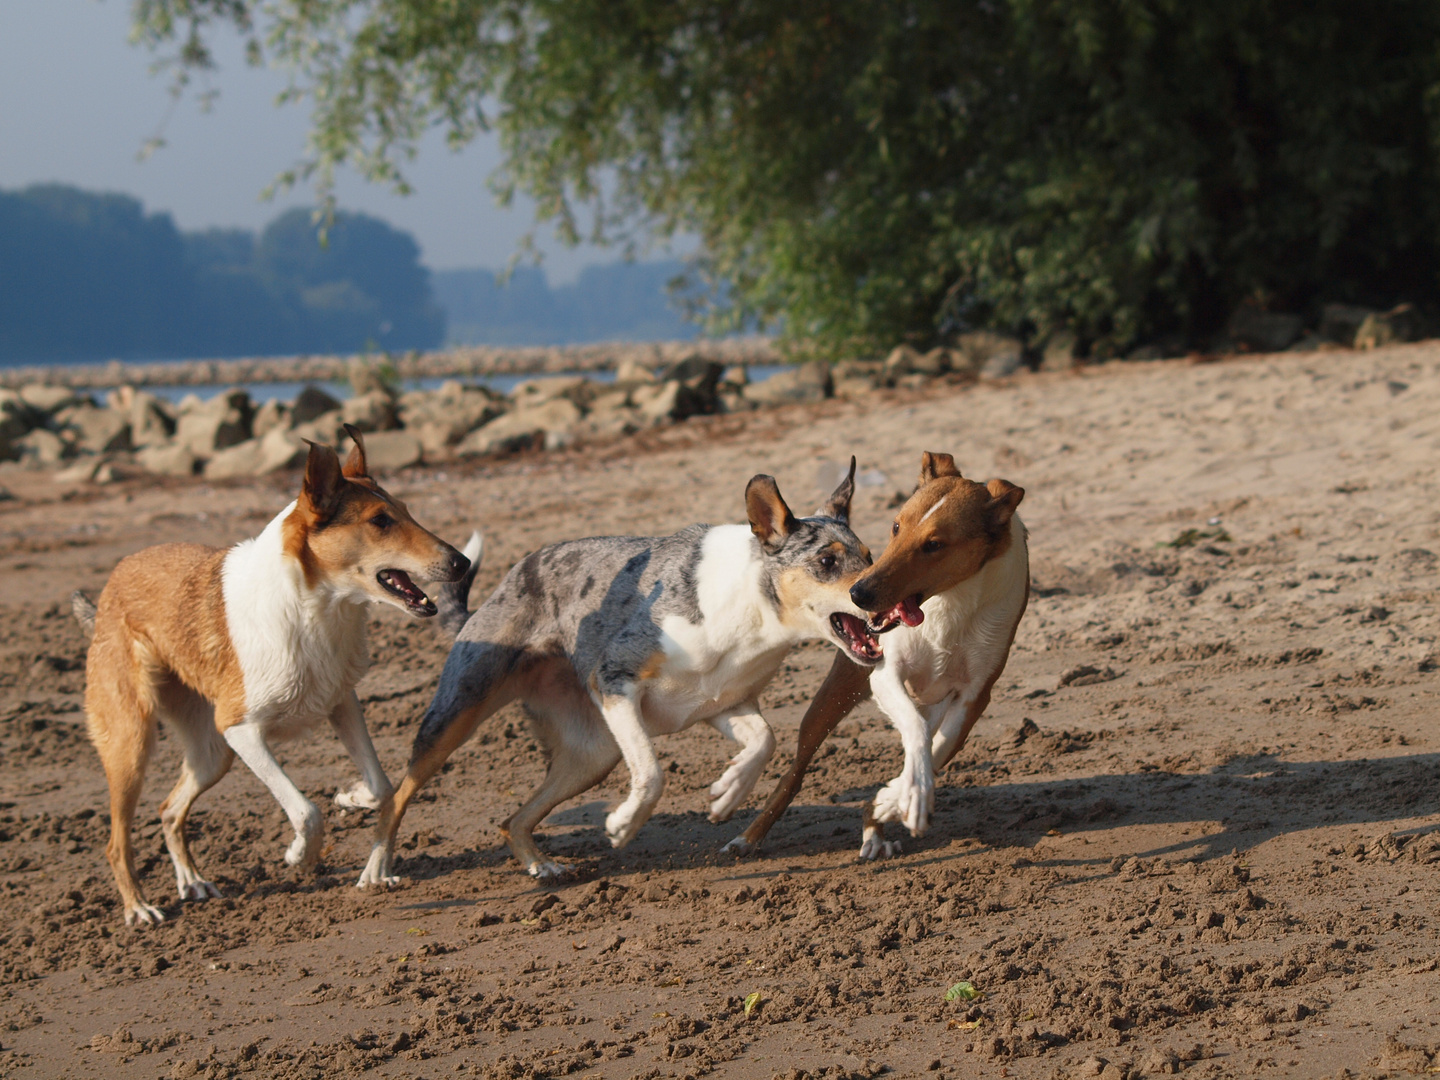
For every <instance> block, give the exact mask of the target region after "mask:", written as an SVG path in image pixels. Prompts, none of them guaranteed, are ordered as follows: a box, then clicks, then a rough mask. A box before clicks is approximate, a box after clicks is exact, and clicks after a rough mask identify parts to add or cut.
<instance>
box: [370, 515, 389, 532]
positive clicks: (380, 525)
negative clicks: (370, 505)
mask: <svg viewBox="0 0 1440 1080" xmlns="http://www.w3.org/2000/svg"><path fill="white" fill-rule="evenodd" d="M370 524H371V525H374V526H375V528H377V529H388V528H389V527H390V526H391V525H394V524H395V519H394V518H392V517H391V516H390V515H389V514H386V513H379V514H376V515H375V516H374V517H372V518H371V519H370Z"/></svg>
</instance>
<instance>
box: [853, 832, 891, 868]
mask: <svg viewBox="0 0 1440 1080" xmlns="http://www.w3.org/2000/svg"><path fill="white" fill-rule="evenodd" d="M900 850H901V849H900V841H899V840H886V839H885V834H884V833H882V832H880V831H878V830H873V831H872V830H870V829H866V830H865V839H864V842H863V843H861V845H860V858H862V859H865V860H866V861H868V862H874V861H875V860H876V859H889V858H893V857H894V856H896V855H899V854H900Z"/></svg>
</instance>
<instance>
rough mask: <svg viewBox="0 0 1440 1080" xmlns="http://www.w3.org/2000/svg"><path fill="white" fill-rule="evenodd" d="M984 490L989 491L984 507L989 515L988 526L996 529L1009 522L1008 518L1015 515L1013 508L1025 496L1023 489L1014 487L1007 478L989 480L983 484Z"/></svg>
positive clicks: (1003, 526)
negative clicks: (986, 503)
mask: <svg viewBox="0 0 1440 1080" xmlns="http://www.w3.org/2000/svg"><path fill="white" fill-rule="evenodd" d="M985 490H986V491H988V492H990V502H989V505H987V506H986V507H985V511H986V513H987V514H988V515H989V517H990V527H991V528H992V529H995V530H997V531H998V530H1000V529H1003V528H1005V527H1006V526H1007V525H1009V524H1010V519H1011V518H1012V517H1014V516H1015V508H1016V507H1018V506H1019V505H1020V500H1021V499H1023V498H1025V489H1024V488H1022V487H1016V486H1015V485H1014V484H1012V483H1010V481H1009V480H991V481H990V482H989V483H988V484H986V485H985Z"/></svg>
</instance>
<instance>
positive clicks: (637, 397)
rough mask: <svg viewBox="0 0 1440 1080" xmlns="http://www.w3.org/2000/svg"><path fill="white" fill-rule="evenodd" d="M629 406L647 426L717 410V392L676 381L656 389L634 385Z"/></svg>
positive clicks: (704, 386)
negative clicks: (631, 406)
mask: <svg viewBox="0 0 1440 1080" xmlns="http://www.w3.org/2000/svg"><path fill="white" fill-rule="evenodd" d="M630 403H631V404H632V405H633V406H634V407H635V409H636V410H637V411H638V413H639V416H640V419H641V421H642V422H643V423H644V425H645V426H646V427H653V426H655V425H656V424H664V423H668V422H670V421H672V420H684V419H685V418H686V417H689V416H695V415H697V414H699V413H713V412H717V411H719V409H720V397H719V393H718V391H717V390H716V388H715V387H714V386H708V385H705V384H703V383H702V385H700V386H690V385H687V384H686V383H683V382H680V381H679V380H678V379H670V380H668V381H667V382H663V383H660V384H659V385H656V386H637V387H635V388H634V389H632V390H631V391H630Z"/></svg>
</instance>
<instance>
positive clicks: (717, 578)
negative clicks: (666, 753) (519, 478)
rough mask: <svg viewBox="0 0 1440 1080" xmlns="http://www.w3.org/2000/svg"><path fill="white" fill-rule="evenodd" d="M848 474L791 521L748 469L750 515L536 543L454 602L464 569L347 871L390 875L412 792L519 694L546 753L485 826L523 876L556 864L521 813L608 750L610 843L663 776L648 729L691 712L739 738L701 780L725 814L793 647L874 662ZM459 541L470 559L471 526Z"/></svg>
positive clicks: (764, 747)
mask: <svg viewBox="0 0 1440 1080" xmlns="http://www.w3.org/2000/svg"><path fill="white" fill-rule="evenodd" d="M854 478H855V462H854V460H853V459H852V460H851V462H850V474H849V476H847V477H846V479H845V480H844V481H843V482H842V483H841V484H840V486H839V487H838V488H837V489H836V490H835V492H834V494H833V495H832V496H831V497H830V501H829V502H828V503H827V504H826V506H825V507H823V508H822V509H821V510H820V512H819V513H818V514H817V515H816V516H815V517H810V518H796V517H795V516H794V515H793V514H792V513H791V512H790V508H789V507H788V506H786V505H785V500H784V499H783V498H781V495H780V490H779V488H778V487H777V486H776V484H775V481H774V480H773V479H772V478H771V477H769V476H756V477H754V478H753V479H752V480H751V481H750V483H749V485H748V486H747V487H746V489H745V507H746V511H747V514H748V517H749V524H748V525H717V526H713V527H712V526H709V525H691V526H690V527H688V528H686V529H683V530H681V531H680V532H678V533H676V534H674V535H673V536H666V537H595V538H591V539H586V540H574V541H569V542H567V543H561V544H555V545H553V546H551V547H547V548H542V549H541V550H540V551H537V552H535V553H533V554H531V555H529V556H527V557H526V558H525V559H523V560H521V561H520V562H519V563H518V564H517V565H515V566H514V567H513V568H512V569H511V570H510V572H509V573H508V574H507V575H506V576H505V578H504V580H503V581H501V583H500V585H499V586H498V587H497V588H496V590H495V592H494V593H493V594H492V595H491V596H490V598H489V599H488V600H486V601H485V603H484V604H482V605H481V606H480V607H479V608H478V609H477V610H476V611H475V612H474V613H473V614H470V613H468V612H467V611H466V607H465V599H466V593H467V592H468V590H469V580H468V578H467V579H466V580H462V581H461V582H458V583H456V584H454V585H452V586H447V587H446V588H444V589H442V590H441V594H440V597H439V603H440V607H441V621H442V625H446V626H447V627H450V628H453V629H454V630H457V631H458V636H457V639H456V642H455V645H454V647H453V648H452V649H451V651H450V656H449V657H448V658H447V660H446V661H445V668H444V670H443V671H442V672H441V675H440V685H439V687H438V688H437V689H436V692H435V697H434V700H433V701H432V702H431V704H430V707H429V709H428V710H427V711H426V713H425V717H424V720H423V721H422V722H421V725H420V730H419V732H418V733H417V734H416V736H415V744H414V747H413V750H412V752H411V756H410V767H409V771H408V772H407V773H406V776H405V779H404V780H403V781H402V782H401V784H400V787H399V789H398V790H397V791H396V792H395V795H394V796H393V798H392V799H389V800H386V802H385V803H384V804H383V805H382V806H381V808H380V819H379V821H378V822H377V824H376V833H375V847H374V849H373V850H372V851H371V854H370V861H369V864H368V865H367V866H366V867H365V870H364V872H363V873H362V874H361V876H360V880H359V882H357V884H358V885H359V886H360V887H362V888H363V887H365V886H367V885H391V884H396V883H397V882H398V878H397V877H395V876H394V871H393V869H392V867H393V859H394V845H395V834H396V831H397V830H398V829H399V827H400V820H401V818H402V817H403V815H404V813H405V809H406V807H407V806H408V805H409V803H410V800H411V799H412V798H414V796H415V793H416V792H417V791H419V790H420V788H421V786H422V785H423V784H424V783H425V782H426V781H427V780H429V779H430V777H432V776H433V775H434V774H435V772H436V771H437V770H438V769H439V768H440V766H441V765H443V764H444V763H445V760H446V759H447V758H448V757H449V756H450V755H451V754H452V753H454V751H455V750H456V748H457V747H459V746H460V745H461V744H462V743H463V742H464V741H465V740H466V739H468V738H469V737H470V735H471V734H472V733H473V732H474V731H475V729H476V728H477V727H478V726H479V724H480V723H481V722H482V721H483V720H485V719H486V717H488V716H490V715H491V714H492V713H494V712H495V711H496V710H497V709H499V708H501V707H502V706H504V705H505V704H507V703H508V702H510V701H513V700H516V699H517V698H518V699H520V700H522V701H523V702H524V703H525V705H526V708H527V712H528V714H529V718H530V724H531V727H532V730H533V731H534V733H535V736H536V739H537V741H538V742H539V743H540V745H541V746H542V747H543V748H544V750H545V752H546V754H547V756H548V758H549V768H548V770H547V772H546V774H545V779H544V781H543V782H542V783H541V784H540V786H539V788H537V789H536V790H535V792H534V793H533V794H532V795H531V796H530V798H529V799H528V800H527V801H526V802H525V804H524V805H523V806H521V807H520V809H519V810H517V811H516V812H515V813H514V814H513V815H511V817H510V818H509V820H507V821H506V822H504V823H503V824H502V825H501V831H502V832H503V833H504V834H505V837H506V839H507V840H508V842H509V845H510V850H511V852H512V853H513V854H514V856H515V858H516V860H517V861H519V863H520V865H521V866H523V867H524V868H525V870H526V871H527V872H528V873H530V874H531V875H533V876H535V877H537V878H541V879H550V878H556V877H559V876H560V875H562V874H563V873H564V872H565V870H564V867H562V866H561V865H559V864H558V863H556V862H553V861H551V860H550V859H547V858H546V857H544V856H543V855H542V854H541V853H540V851H539V849H538V848H537V847H536V845H535V839H534V836H533V830H534V829H535V827H536V826H537V825H538V824H539V823H540V822H541V821H542V820H544V818H545V816H546V815H547V814H549V813H550V811H551V810H553V809H554V808H555V807H556V806H558V805H559V804H560V803H562V802H564V801H565V800H566V799H569V798H571V797H572V796H575V795H578V794H580V793H581V792H583V791H586V790H587V789H589V788H591V787H594V786H595V785H596V784H598V783H599V782H600V781H601V780H603V779H604V778H605V777H606V776H607V775H608V774H609V772H610V770H611V769H613V768H614V767H615V766H616V765H617V764H618V763H619V762H620V761H621V760H622V759H623V760H624V762H625V765H626V767H627V769H628V770H629V772H630V791H629V794H628V796H627V797H626V799H625V800H624V801H623V802H622V803H621V804H620V805H619V806H618V807H616V809H615V810H614V811H612V812H611V813H610V814H609V816H608V817H607V818H606V819H605V831H606V833H607V835H608V836H609V838H610V842H611V843H612V844H613V845H614V846H615V847H617V848H618V847H622V846H623V845H625V844H626V843H628V842H629V841H630V840H631V839H632V838H633V837H634V836H635V834H636V832H637V831H638V830H639V828H640V826H641V825H643V824H644V823H645V821H646V819H647V818H649V817H650V815H651V813H652V812H653V811H654V809H655V806H656V804H657V803H658V802H659V799H660V795H661V792H662V791H663V789H664V785H665V774H664V773H663V772H662V771H661V769H660V764H659V762H658V760H657V759H656V755H655V748H654V745H653V743H652V741H651V740H652V739H653V738H654V737H655V736H656V735H664V734H671V733H673V732H678V731H683V730H684V729H685V728H687V727H690V726H691V725H692V724H695V723H698V722H700V721H702V720H703V721H705V722H706V723H708V724H710V725H711V726H712V727H714V728H715V729H716V730H717V731H719V732H721V733H722V734H724V735H726V736H728V737H730V738H732V739H734V740H735V741H736V742H738V743H740V751H739V752H738V753H737V754H736V755H735V757H734V758H733V759H732V760H731V762H730V765H729V767H728V768H727V769H726V770H725V772H724V774H723V775H722V776H721V777H720V779H719V780H717V781H716V782H715V783H714V784H713V785H712V786H711V788H710V795H711V796H712V802H711V804H710V818H711V820H712V821H717V822H719V821H725V820H727V819H728V818H729V817H730V816H731V815H732V814H733V813H734V812H735V810H736V809H737V808H738V807H739V806H740V804H741V803H742V802H744V800H745V798H746V797H747V796H748V795H749V794H750V792H751V790H752V789H753V788H754V786H755V781H756V780H757V779H759V777H760V774H761V772H762V771H763V770H764V768H765V765H766V763H767V762H768V761H769V760H770V755H771V754H772V753H773V752H774V749H775V736H774V734H773V733H772V732H771V730H770V725H769V724H768V723H766V721H765V718H764V717H763V716H762V715H761V714H760V705H759V696H760V692H761V691H762V690H763V689H764V688H765V687H766V685H767V684H768V683H769V682H770V680H771V678H772V677H773V676H774V675H775V672H776V671H777V670H778V669H779V667H780V663H781V661H782V660H783V659H784V658H785V655H786V653H787V652H789V650H790V648H791V646H793V645H795V644H796V643H797V642H800V641H803V640H805V639H813V638H821V639H826V640H829V641H831V642H833V643H834V644H835V645H837V646H839V648H840V649H841V650H843V651H844V652H845V654H846V655H848V656H850V657H852V658H853V659H854V660H855V662H856V663H859V664H873V663H875V662H876V661H877V660H879V658H880V655H881V654H880V647H879V642H878V640H877V639H876V638H875V636H874V635H873V634H871V633H870V632H869V631H868V630H867V629H866V624H865V620H866V613H865V611H864V610H863V609H862V608H860V607H859V606H857V605H856V604H855V603H854V602H853V601H852V600H851V598H850V588H851V586H852V585H854V583H855V582H856V580H858V579H859V577H860V575H861V574H862V573H863V572H864V571H865V570H866V569H867V568H869V566H870V565H871V559H870V552H869V550H868V549H867V548H866V547H865V545H864V544H862V543H861V542H860V540H859V539H858V538H857V537H856V536H855V534H854V533H853V532H851V531H850V527H849V517H850V499H851V496H852V494H853V493H854V490H855V483H854ZM466 550H467V553H473V554H474V556H475V557H476V558H477V559H478V555H479V537H478V536H472V537H471V541H470V545H469V546H467V548H466ZM472 574H473V569H472ZM467 616H468V621H466V620H467ZM462 627H463V628H462Z"/></svg>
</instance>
